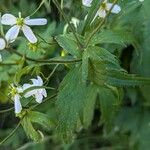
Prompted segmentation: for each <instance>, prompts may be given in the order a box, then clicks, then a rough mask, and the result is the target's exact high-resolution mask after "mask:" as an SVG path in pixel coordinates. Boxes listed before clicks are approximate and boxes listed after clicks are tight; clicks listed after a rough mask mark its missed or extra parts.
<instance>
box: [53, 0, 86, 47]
mask: <svg viewBox="0 0 150 150" xmlns="http://www.w3.org/2000/svg"><path fill="white" fill-rule="evenodd" d="M53 2H54V4H55V5H56V7H57V9H58V10H59V12H60V13H61V14H62V16H63V18H64V19H65V21H66V22H67V23H68V25H69V27H70V29H71V30H72V33H73V35H74V37H75V38H76V41H77V43H78V46H79V48H82V47H83V46H82V43H80V40H79V38H78V36H77V35H76V31H75V30H74V28H73V26H72V24H71V23H70V21H69V20H68V18H67V17H66V15H65V13H64V12H63V10H62V9H61V6H60V5H59V3H58V1H57V0H53Z"/></svg>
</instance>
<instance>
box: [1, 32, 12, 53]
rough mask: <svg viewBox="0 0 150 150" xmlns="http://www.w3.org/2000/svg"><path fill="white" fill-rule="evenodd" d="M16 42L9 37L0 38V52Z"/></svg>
mask: <svg viewBox="0 0 150 150" xmlns="http://www.w3.org/2000/svg"><path fill="white" fill-rule="evenodd" d="M12 42H14V40H12V39H10V37H9V36H7V35H5V37H3V38H2V37H1V38H0V50H3V49H5V48H6V47H7V45H8V44H9V43H12Z"/></svg>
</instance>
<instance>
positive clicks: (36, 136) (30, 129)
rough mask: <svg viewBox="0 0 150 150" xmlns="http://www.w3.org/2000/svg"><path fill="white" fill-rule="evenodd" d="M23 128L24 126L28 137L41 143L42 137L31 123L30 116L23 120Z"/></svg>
mask: <svg viewBox="0 0 150 150" xmlns="http://www.w3.org/2000/svg"><path fill="white" fill-rule="evenodd" d="M21 124H22V126H23V129H24V131H25V133H26V135H27V136H28V137H29V138H31V139H32V140H33V141H35V142H39V141H41V136H40V134H39V132H37V131H36V130H35V129H34V127H33V125H32V123H31V120H30V118H28V116H25V117H24V118H23V119H22V122H21Z"/></svg>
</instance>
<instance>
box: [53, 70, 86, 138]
mask: <svg viewBox="0 0 150 150" xmlns="http://www.w3.org/2000/svg"><path fill="white" fill-rule="evenodd" d="M85 96H86V86H84V85H83V84H82V81H81V67H76V68H74V69H72V70H71V71H70V72H69V73H68V74H67V75H66V77H65V78H64V80H63V81H62V83H61V84H60V87H59V93H58V97H57V101H56V106H57V110H58V113H59V120H58V122H59V124H58V127H57V131H58V134H59V135H60V136H61V137H63V139H66V140H71V139H72V137H73V134H74V132H75V130H76V127H77V122H79V120H80V115H81V114H80V113H81V111H82V109H83V104H84V99H85Z"/></svg>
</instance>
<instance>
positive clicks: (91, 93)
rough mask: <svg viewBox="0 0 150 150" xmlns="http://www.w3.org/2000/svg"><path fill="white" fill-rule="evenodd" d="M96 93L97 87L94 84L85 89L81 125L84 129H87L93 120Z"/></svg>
mask: <svg viewBox="0 0 150 150" xmlns="http://www.w3.org/2000/svg"><path fill="white" fill-rule="evenodd" d="M98 92H99V87H98V86H96V85H94V84H91V85H90V86H89V88H88V89H87V94H86V101H85V103H84V107H83V125H84V127H85V128H88V127H89V126H90V124H91V122H92V120H93V117H94V110H95V105H96V99H97V94H98Z"/></svg>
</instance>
